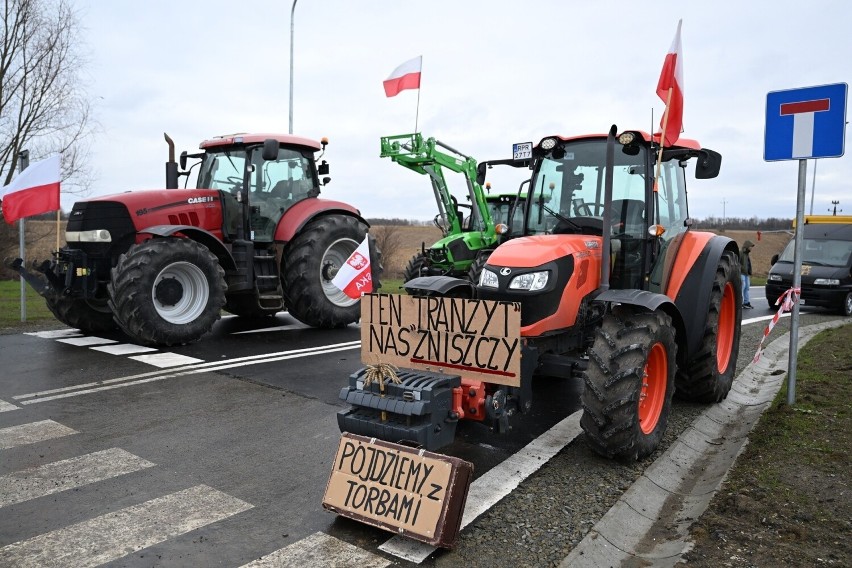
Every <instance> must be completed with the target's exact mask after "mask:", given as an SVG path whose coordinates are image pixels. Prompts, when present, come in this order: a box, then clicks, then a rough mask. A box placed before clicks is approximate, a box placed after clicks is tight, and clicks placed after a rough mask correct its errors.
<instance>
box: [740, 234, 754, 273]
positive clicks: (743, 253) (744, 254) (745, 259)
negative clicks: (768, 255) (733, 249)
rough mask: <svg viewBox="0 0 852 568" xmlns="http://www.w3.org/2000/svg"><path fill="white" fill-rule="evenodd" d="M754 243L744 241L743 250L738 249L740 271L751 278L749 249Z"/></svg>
mask: <svg viewBox="0 0 852 568" xmlns="http://www.w3.org/2000/svg"><path fill="white" fill-rule="evenodd" d="M753 246H754V243H753V242H751V241H748V240H747V241H746V242H744V243H743V248H741V249H740V271H741V273H742V274H743V275H746V276H751V256H750V254H751V247H753Z"/></svg>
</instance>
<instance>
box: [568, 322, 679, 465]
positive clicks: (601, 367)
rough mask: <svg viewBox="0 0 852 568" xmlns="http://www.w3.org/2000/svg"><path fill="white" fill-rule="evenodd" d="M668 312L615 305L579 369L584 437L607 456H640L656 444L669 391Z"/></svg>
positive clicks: (672, 353)
mask: <svg viewBox="0 0 852 568" xmlns="http://www.w3.org/2000/svg"><path fill="white" fill-rule="evenodd" d="M676 354H677V344H676V343H675V337H674V331H673V327H672V320H671V317H670V316H669V315H667V314H665V313H663V312H659V311H657V312H644V311H638V310H636V309H633V308H630V307H627V306H618V307H616V308H615V309H614V310H613V313H612V314H611V315H607V316H606V317H604V320H603V322H602V324H601V326H600V328H598V330H597V332H596V336H595V342H594V345H593V346H592V348H591V351H590V352H589V366H588V368H587V369H586V371H585V373H584V380H585V388H584V389H583V394H582V403H583V416H582V418H581V419H580V425H581V426H582V428H583V431H584V432H585V434H586V441H587V443H588V444H589V446H590V447H591V448H592V449H593V450H594V451H595V452H597V453H599V454H600V455H602V456H605V457H608V458H619V459H625V460H631V459H641V458H644V457H646V456H648V455H649V454H651V453H652V452H653V451H654V450H655V449H656V448H657V446H658V445H659V444H660V440H661V439H662V437H663V433H664V432H665V431H666V426H667V425H668V419H669V412H670V411H671V404H672V394H673V393H674V377H675V367H676V362H675V360H676V359H675V357H676Z"/></svg>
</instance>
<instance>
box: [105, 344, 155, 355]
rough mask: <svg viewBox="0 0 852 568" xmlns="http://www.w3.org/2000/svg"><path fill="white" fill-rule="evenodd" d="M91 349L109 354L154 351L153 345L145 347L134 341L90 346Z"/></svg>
mask: <svg viewBox="0 0 852 568" xmlns="http://www.w3.org/2000/svg"><path fill="white" fill-rule="evenodd" d="M91 349H92V351H100V352H101V353H108V354H110V355H132V354H133V353H150V352H152V351H156V349H155V348H153V347H145V346H143V345H136V344H135V343H119V344H118V345H102V346H100V347H92V348H91Z"/></svg>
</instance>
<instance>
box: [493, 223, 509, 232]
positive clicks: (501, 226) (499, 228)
mask: <svg viewBox="0 0 852 568" xmlns="http://www.w3.org/2000/svg"><path fill="white" fill-rule="evenodd" d="M494 232H495V233H497V234H498V235H505V234H506V233H508V232H509V225H507V224H505V223H497V224H496V225H494Z"/></svg>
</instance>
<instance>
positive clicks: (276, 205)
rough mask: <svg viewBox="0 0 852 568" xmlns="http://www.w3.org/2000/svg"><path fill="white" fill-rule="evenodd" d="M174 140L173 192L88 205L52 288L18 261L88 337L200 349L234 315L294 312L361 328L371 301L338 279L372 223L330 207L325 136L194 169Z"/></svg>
mask: <svg viewBox="0 0 852 568" xmlns="http://www.w3.org/2000/svg"><path fill="white" fill-rule="evenodd" d="M166 141H167V142H168V144H169V161H168V162H167V163H166V188H167V189H165V190H150V191H134V192H127V193H119V194H115V195H110V196H107V197H99V198H95V199H88V200H85V201H78V202H77V203H75V204H74V208H73V210H72V211H71V214H70V217H69V220H68V225H67V228H66V241H67V244H66V246H64V247H63V248H62V249H61V250H59V251H58V252H56V253H55V254H54V257H55V258H54V259H53V260H52V261H44V262H43V263H42V264H41V265H39V266H37V267H36V269H37V270H38V271H39V272H41V273H42V274H43V275H44V278H40V277H38V276H36V275H34V274H31V273H29V272H28V271H27V270H26V269H24V267H23V266H22V263H21V261H20V259H18V260H17V261H15V263H14V264H13V267H14V268H17V269H18V270H19V271H20V272H21V274H22V275H23V276H24V278H26V279H27V281H28V282H29V283H30V284H31V285H32V286H33V287H34V288H35V289H36V290H37V291H38V292H39V293H40V294H41V295H42V296H44V297H45V299H46V301H47V306H48V307H49V308H50V310H51V311H52V312H53V314H54V315H55V316H56V318H57V319H59V320H60V321H62V322H63V323H66V324H68V325H70V326H72V327H75V328H79V329H80V330H81V331H83V332H86V333H99V332H104V331H108V330H111V329H114V328H115V327H116V326H117V327H120V328H121V329H122V330H124V332H125V333H127V335H129V336H130V337H132V338H133V339H134V340H135V341H137V342H139V343H142V344H149V345H174V344H181V343H188V342H192V341H195V340H197V339H199V338H200V337H201V336H202V335H204V334H205V333H207V332H208V331H210V329H211V328H212V326H213V324H214V323H215V322H216V320H218V319H219V317H220V313H221V310H222V309H223V308H224V309H225V310H227V311H229V312H231V313H233V314H236V315H238V316H245V317H260V316H267V315H272V314H275V313H276V312H278V311H280V310H283V309H287V310H288V311H289V312H290V314H291V315H292V316H293V317H295V318H296V319H298V320H299V321H301V322H303V323H306V324H308V325H311V326H315V327H323V328H333V327H342V326H345V325H347V324H350V323H353V322H355V321H357V320H358V318H359V317H360V307H359V301H358V300H353V299H351V298H349V297H348V296H346V295H345V294H344V293H343V292H342V291H340V290H339V289H338V288H337V287H335V286H334V285H333V284H332V282H331V280H332V278H334V276H335V275H336V274H337V271H338V269H339V267H340V266H341V265H342V264H343V262H344V261H345V260H346V259H347V258H348V257H349V255H350V254H351V253H352V252H353V251H354V250H355V249H356V248H357V247H358V245H359V244H360V243H361V242H362V241H363V240H364V238H365V235H366V233H367V228H368V224H367V222H366V221H365V220H364V218H363V217H362V216H361V214H360V213H359V211H358V210H357V209H355V208H354V207H352V206H351V205H348V204H346V203H341V202H339V201H330V200H324V199H319V198H318V195H319V193H320V186H321V185H325V184H327V183H328V182H329V181H330V178H328V177H323V176H326V175H327V174H328V163H327V162H326V161H324V160H323V161H322V162H320V163H319V165H318V164H317V160H318V159H319V158H321V157H322V154H320V156H319V158H315V154H316V153H317V152H319V151H322V153H323V154H324V152H325V146H326V144H327V141H326V140H325V139H323V141H322V142H321V143H320V142H316V141H314V140H309V139H307V138H301V137H297V136H288V135H277V134H235V135H229V136H221V137H216V138H213V139H211V140H205V141H204V142H202V143H201V144H200V146H199V147H200V148H201V150H202V152H199V153H197V154H192V155H187V153H186V152H183V153H182V154H181V156H180V168H181V170H184V171H179V170H178V164H177V163H176V162H175V157H174V143H173V142H172V140H171V139H170V138H169V137H168V135H166ZM188 158H194V159H200V162H198V163H196V164H194V165H192V167H190V168H189V170H192V169H193V168H194V167H196V166H199V169H198V175H197V183H196V189H178V178H179V177H180V176H187V177H188V176H189V170H187V169H186V163H187V159H188ZM371 252H372V257H373V259H374V262H373V267H374V268H373V271H374V274H373V275H374V276H375V277H378V275H379V274H380V273H379V272H377V271H380V270H381V268H380V266H381V265H380V256H379V255H380V253H379V251H378V250H376V249H375V247H374V246H373V247H372V251H371ZM375 286H376V287H378V283H377V282H376V283H375Z"/></svg>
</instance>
